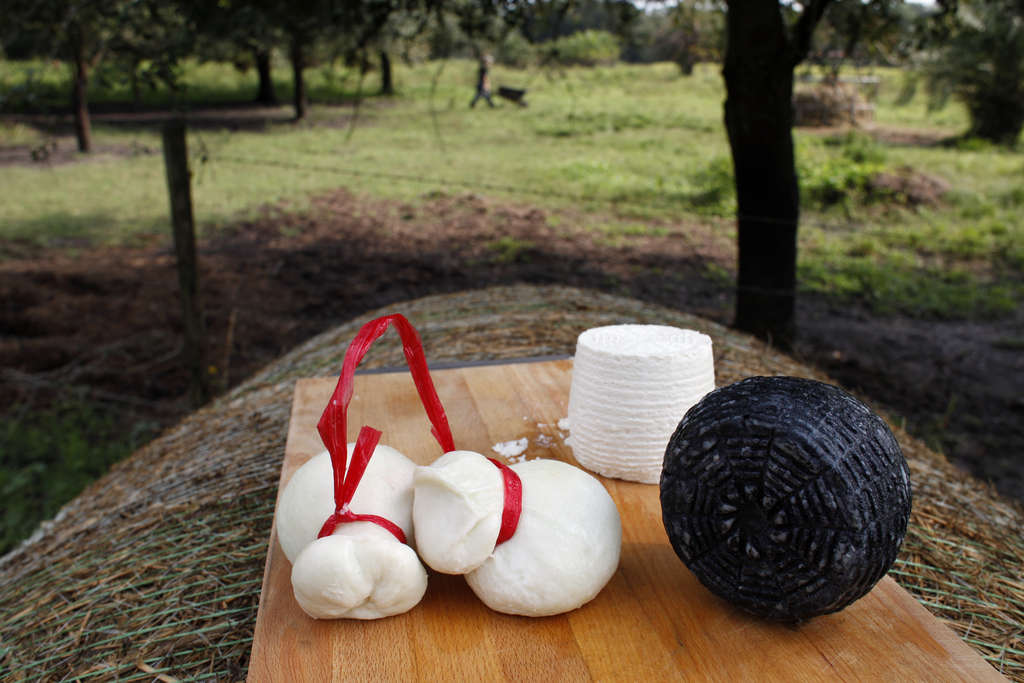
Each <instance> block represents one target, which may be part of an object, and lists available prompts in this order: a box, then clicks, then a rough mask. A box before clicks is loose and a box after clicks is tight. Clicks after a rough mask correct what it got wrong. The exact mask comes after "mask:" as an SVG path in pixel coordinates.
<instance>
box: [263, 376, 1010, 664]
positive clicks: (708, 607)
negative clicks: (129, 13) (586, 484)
mask: <svg viewBox="0 0 1024 683" xmlns="http://www.w3.org/2000/svg"><path fill="white" fill-rule="evenodd" d="M571 367H572V364H571V361H569V360H564V361H548V362H539V363H520V364H509V365H494V366H477V367H469V368H459V369H452V370H441V371H438V372H436V373H434V381H435V383H436V385H437V389H438V394H439V395H440V397H441V400H442V401H443V402H444V405H445V409H446V411H447V413H448V416H449V421H450V423H451V426H452V432H453V434H454V437H455V444H456V447H458V448H462V449H468V450H476V451H479V452H481V453H484V454H487V455H491V456H493V455H494V452H493V451H492V450H491V446H493V445H494V444H497V443H499V442H503V441H509V440H513V439H520V438H523V437H527V438H528V439H529V443H530V447H529V449H528V450H527V452H526V456H527V457H528V458H534V457H545V458H557V459H560V460H565V461H567V462H570V463H572V464H575V461H574V460H573V458H572V451H571V449H570V448H569V447H568V446H566V445H565V443H564V440H563V438H562V436H561V434H560V432H559V430H558V429H557V422H558V420H559V419H561V418H563V417H565V416H566V414H567V404H568V392H569V381H570V372H571ZM334 382H335V381H334V380H333V379H311V380H301V381H299V382H298V384H297V385H296V389H295V400H294V403H293V406H292V418H291V425H290V428H289V432H288V441H287V445H286V448H285V457H284V462H283V464H282V467H281V485H282V487H283V485H284V484H285V483H286V482H287V481H288V479H289V478H290V477H291V475H292V473H293V472H294V471H295V469H296V468H297V467H299V466H300V465H301V464H302V463H303V462H305V461H306V460H307V459H308V458H310V457H312V456H313V455H315V454H316V453H318V452H320V451H321V450H323V447H322V445H321V444H320V440H319V437H318V436H317V434H316V422H317V420H318V419H319V417H320V413H321V411H322V410H323V407H324V405H326V402H327V398H328V397H329V395H330V393H331V391H332V390H333V388H334ZM363 424H370V425H371V426H374V427H376V428H378V429H381V430H383V432H384V434H383V437H382V439H381V442H382V443H386V444H388V445H390V446H393V447H395V448H397V449H398V450H400V451H402V452H403V453H405V454H406V455H407V456H409V457H410V458H411V459H413V460H414V461H416V462H417V463H420V464H429V463H430V462H431V461H433V460H434V459H435V458H436V457H438V456H439V455H440V448H439V447H438V445H437V443H436V442H435V441H434V440H433V437H432V436H430V427H429V423H428V421H427V418H426V415H425V414H424V413H423V409H422V408H421V406H420V404H419V400H418V398H417V396H416V392H415V389H414V387H413V384H412V380H411V379H410V378H409V376H408V375H407V374H406V373H394V374H376V375H373V374H368V375H360V376H357V378H356V384H355V393H354V396H353V400H352V404H351V407H350V411H349V425H348V428H349V437H350V439H354V438H355V434H356V433H357V432H358V429H359V427H360V426H361V425H363ZM601 481H602V483H604V484H605V486H606V487H607V489H608V491H609V492H610V493H611V495H612V497H613V498H614V499H615V502H616V504H617V505H618V507H619V512H620V514H621V516H622V525H623V545H622V559H621V562H620V565H619V570H618V571H617V572H616V574H615V575H614V576H613V577H612V579H611V581H610V582H609V584H608V585H607V586H606V587H605V589H604V590H603V591H602V592H601V593H600V594H599V595H598V596H597V597H596V598H595V599H594V600H593V601H592V602H590V603H588V604H587V605H584V606H583V607H582V608H580V609H578V610H575V611H573V612H570V613H568V614H563V615H558V616H554V617H545V618H540V619H531V618H527V617H513V616H509V615H504V614H499V613H496V612H492V611H490V610H489V609H487V608H486V607H485V606H484V605H483V603H481V602H480V601H479V600H477V598H476V597H475V596H474V595H473V593H472V591H470V590H469V588H468V586H466V584H465V581H464V579H463V578H462V577H458V576H445V575H442V574H437V573H435V572H430V573H429V576H430V584H429V587H428V588H427V594H426V596H425V597H424V599H423V601H422V602H421V603H420V604H419V605H417V606H416V607H415V608H413V609H412V610H411V611H410V612H408V613H406V614H403V615H399V616H396V617H391V618H388V619H381V620H377V621H356V620H339V621H316V620H313V619H310V618H309V617H307V616H306V615H305V614H304V613H303V612H302V611H301V610H300V609H299V608H298V606H297V605H296V603H295V600H294V598H293V597H292V594H291V583H290V578H289V576H290V571H291V566H290V564H289V563H288V560H287V559H286V558H285V556H284V553H283V552H282V551H281V548H280V546H279V544H278V542H277V536H276V530H275V529H272V531H271V536H270V543H269V551H268V556H267V564H266V572H265V575H264V581H263V590H262V593H261V596H260V605H259V612H258V615H257V620H256V630H255V637H254V641H253V648H252V657H251V661H250V663H249V680H250V681H257V682H258V681H284V680H287V681H300V680H309V681H331V680H374V681H377V680H403V681H409V680H420V681H427V680H430V681H436V680H474V681H476V680H488V681H490V680H499V681H500V680H515V681H530V680H545V681H550V680H558V681H585V680H630V681H636V680H644V681H661V680H723V681H739V680H785V681H835V680H900V681H911V680H920V681H936V680H946V681H948V680H971V681H974V680H1004V679H1003V678H1002V677H1000V676H999V675H998V673H996V671H995V670H994V669H993V668H992V667H991V666H989V665H988V663H987V662H985V660H983V659H982V658H981V657H980V656H979V655H978V654H977V653H975V652H974V651H973V650H971V649H970V648H969V647H968V646H967V645H965V644H964V643H963V642H962V641H961V640H960V639H959V638H957V637H956V635H955V634H954V633H953V632H952V631H951V630H949V629H948V628H946V627H945V626H944V625H942V624H941V623H940V622H938V621H937V620H936V619H935V618H934V617H933V616H932V615H931V614H930V613H928V612H927V611H926V610H925V609H924V608H923V607H922V606H921V605H920V604H918V603H917V602H916V601H915V600H914V599H913V598H912V597H911V596H910V595H909V594H908V593H907V592H906V591H904V590H903V589H902V588H900V587H899V586H898V585H897V584H896V583H895V582H894V581H892V580H891V579H890V578H888V577H887V578H885V579H883V580H882V581H881V582H880V583H879V584H878V585H877V586H876V587H875V589H874V590H873V591H871V593H869V594H868V595H867V596H865V597H864V598H862V599H861V600H859V601H858V602H856V603H855V604H853V605H852V606H850V607H848V608H847V609H845V610H843V611H842V612H839V613H838V614H833V615H828V616H824V617H818V618H816V619H813V620H811V621H810V622H808V623H806V624H804V625H802V626H800V627H790V626H785V625H781V624H775V623H768V622H764V621H760V620H758V619H755V618H752V617H750V616H747V615H746V614H744V613H741V612H739V611H737V610H735V609H733V608H732V607H731V606H730V605H728V604H727V603H725V602H724V601H722V600H720V599H718V598H717V597H715V596H714V595H712V594H711V593H709V592H708V591H707V590H706V589H705V588H704V587H703V586H701V585H700V583H699V582H698V581H697V580H696V578H694V576H693V574H691V573H690V572H689V570H687V569H686V567H685V566H684V565H683V563H682V562H681V561H680V560H679V559H678V558H677V557H676V555H675V553H674V552H673V550H672V548H671V546H670V545H669V542H668V538H667V536H666V535H665V531H664V528H663V526H662V523H661V506H660V502H659V498H658V487H657V486H652V485H643V484H636V483H630V482H624V481H617V480H610V479H603V478H602V479H601Z"/></svg>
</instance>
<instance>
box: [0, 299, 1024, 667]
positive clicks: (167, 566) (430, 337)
mask: <svg viewBox="0 0 1024 683" xmlns="http://www.w3.org/2000/svg"><path fill="white" fill-rule="evenodd" d="M396 311H397V312H402V313H404V314H405V315H406V316H408V317H409V319H410V320H411V321H412V322H413V323H414V324H415V325H416V326H417V328H418V329H419V331H420V334H421V336H422V338H423V342H424V348H425V349H426V352H427V355H428V357H429V358H430V359H431V362H434V363H440V362H444V361H452V360H459V361H466V360H483V359H510V358H516V357H523V356H544V355H556V354H571V353H572V352H573V349H574V346H575V342H576V337H577V335H578V334H579V332H581V331H582V330H584V329H586V328H588V327H596V326H599V325H610V324H617V323H627V322H635V323H660V324H669V325H676V326H680V327H691V328H697V329H700V330H703V331H704V332H706V333H708V334H710V335H711V337H712V338H713V340H714V348H715V363H716V375H717V378H718V383H719V384H727V383H731V382H734V381H736V380H739V379H741V378H743V377H747V376H750V375H764V374H787V375H800V376H804V377H811V378H814V379H821V380H826V381H827V378H826V377H824V376H822V375H821V374H820V373H817V372H815V371H814V370H812V369H811V368H808V367H806V366H804V365H801V364H800V363H798V362H796V361H795V360H793V359H792V358H790V357H789V356H786V355H784V354H781V353H778V352H776V351H773V350H772V349H770V348H769V347H767V346H766V345H764V344H762V343H760V342H758V341H756V340H754V339H753V338H751V337H748V336H747V335H745V334H741V333H738V332H735V331H733V330H729V329H727V328H724V327H722V326H720V325H716V324H714V323H711V322H709V321H706V320H703V319H700V318H697V317H695V316H691V315H687V314H684V313H679V312H677V311H671V310H668V309H665V308H661V307H658V306H653V305H649V304H646V303H643V302H640V301H636V300H633V299H624V298H619V297H614V296H610V295H606V294H600V293H595V292H585V291H581V290H578V289H572V288H568V287H532V286H525V285H521V286H513V287H497V288H493V289H488V290H481V291H472V292H464V293H459V294H453V295H442V296H432V297H427V298H424V299H420V300H416V301H411V302H408V303H405V304H397V305H394V306H391V307H389V308H388V311H387V312H396ZM381 313H382V311H375V312H372V313H368V314H367V315H365V316H362V317H360V318H358V319H356V320H353V321H350V322H348V323H345V324H343V325H340V326H338V327H337V328H335V329H332V330H330V331H328V332H325V333H323V334H321V335H319V336H317V337H315V338H313V339H311V340H309V341H308V342H306V343H305V344H303V345H301V346H299V347H298V348H296V349H294V350H293V351H292V352H290V353H288V354H287V355H286V356H284V357H282V358H281V359H279V360H278V361H277V362H275V363H273V364H272V365H270V366H268V367H267V368H265V369H264V370H263V371H261V372H260V373H258V374H257V375H255V376H254V377H252V378H251V379H250V380H249V381H247V382H246V383H245V384H243V385H241V386H239V387H238V388H236V389H235V390H233V391H232V392H230V393H229V394H227V395H225V396H222V397H220V398H219V399H217V400H216V401H214V402H213V403H212V404H211V405H209V406H207V407H206V408H203V409H202V410H200V411H198V412H196V413H194V414H192V415H190V416H189V417H187V418H186V419H184V420H183V421H182V422H181V423H179V424H178V425H177V426H175V427H173V428H171V429H169V430H168V431H166V432H165V433H164V434H163V435H162V436H160V437H159V438H158V439H156V440H155V441H153V442H152V443H150V444H149V445H147V446H145V447H144V448H142V449H141V450H139V451H138V452H136V453H135V454H134V455H133V456H132V457H131V458H129V459H128V460H126V461H125V462H122V463H120V464H119V465H117V466H115V467H114V468H113V469H112V470H111V471H110V473H108V474H107V475H106V476H105V477H103V478H102V479H101V480H99V481H97V482H96V483H95V484H93V485H92V486H91V487H89V489H87V490H86V491H85V492H84V493H83V494H82V495H80V496H79V497H77V498H76V499H75V500H73V501H72V502H71V503H69V504H68V505H67V506H65V507H64V508H63V509H62V510H61V512H60V514H59V515H58V516H57V518H56V519H54V520H53V521H51V522H48V523H46V524H44V525H43V526H42V527H41V528H40V530H39V531H38V532H37V533H36V534H35V535H34V536H33V538H31V539H30V540H28V541H27V542H25V543H24V544H22V545H21V546H19V547H18V548H17V549H15V550H14V551H13V552H11V553H9V554H8V555H6V556H5V557H3V558H0V677H2V678H3V679H4V680H11V681H37V680H62V679H69V678H71V679H74V678H78V677H95V678H99V679H103V680H110V679H119V680H122V679H145V680H154V679H159V680H171V679H174V678H188V679H204V680H205V679H213V680H240V679H242V678H244V676H245V672H246V669H247V666H248V661H249V651H250V648H251V646H252V638H253V629H254V626H255V620H256V607H257V604H258V601H259V591H260V586H261V581H262V577H263V568H264V562H265V560H266V553H267V540H268V538H269V535H270V524H271V520H272V518H273V511H274V500H275V496H276V489H277V479H278V476H279V473H280V471H279V470H280V466H281V460H282V457H283V454H284V445H285V444H284V442H285V436H286V434H287V431H288V419H289V414H290V408H291V400H292V394H293V390H294V385H295V380H296V379H298V378H301V377H310V376H329V375H334V374H336V373H337V372H338V371H339V370H340V368H341V363H342V357H343V355H344V351H345V348H346V345H347V344H348V341H349V340H350V339H351V338H352V336H353V335H354V333H355V332H356V330H358V329H359V327H360V326H361V325H362V324H363V323H364V322H366V321H367V320H369V319H371V318H373V317H376V316H377V315H380V314H381ZM402 363H403V357H402V351H401V345H400V344H399V343H398V342H397V341H396V340H394V339H393V338H392V339H391V340H390V343H388V342H387V341H386V340H382V342H381V343H380V344H378V345H376V346H374V347H373V348H372V349H371V350H370V352H369V354H368V355H367V358H366V360H365V361H364V366H365V367H381V366H394V365H401V364H402ZM895 433H896V436H897V438H898V439H899V441H900V443H901V445H902V447H903V449H904V452H905V454H906V456H907V459H908V461H909V465H910V468H911V476H912V480H913V482H914V512H913V515H912V517H911V521H910V527H909V529H908V534H907V539H906V541H905V542H904V545H903V551H902V552H901V555H900V558H899V559H897V561H896V564H895V566H894V568H893V570H892V572H891V574H892V575H893V576H894V577H895V578H896V580H897V581H899V582H900V583H901V584H903V586H904V587H906V588H907V589H908V590H910V591H911V592H912V593H913V594H914V595H915V596H916V597H917V598H918V599H919V600H920V601H921V602H922V603H923V604H924V605H925V606H926V607H927V608H928V609H930V610H931V611H932V612H933V613H934V614H936V615H937V616H939V618H941V619H943V620H945V621H946V622H947V623H948V624H950V625H951V626H952V627H953V628H954V629H955V630H956V631H957V632H958V633H960V634H961V635H962V636H963V637H964V638H965V640H966V641H967V642H968V643H969V644H971V645H972V646H973V647H975V648H976V649H977V650H978V651H980V652H981V653H982V654H983V655H984V656H985V657H986V658H988V659H989V660H990V661H991V662H992V663H993V665H994V666H995V667H996V668H998V669H1000V670H1001V671H1003V672H1004V673H1005V674H1007V675H1009V676H1016V677H1024V652H1022V651H1024V648H1022V647H1021V644H1020V637H1021V635H1020V634H1021V633H1022V632H1024V627H1022V624H1021V621H1022V619H1021V615H1022V614H1024V582H1022V581H1021V578H1020V567H1021V566H1022V564H1024V540H1022V539H1021V536H1020V529H1021V528H1022V526H1024V513H1022V511H1021V509H1020V508H1019V507H1016V506H1014V505H1013V504H1010V503H1008V502H1006V501H1004V500H1002V499H1000V498H999V497H998V496H997V495H996V494H995V493H994V492H993V491H992V490H991V489H989V488H987V487H985V486H984V485H981V484H979V483H978V482H976V481H974V480H972V479H970V478H969V477H968V476H967V475H964V474H962V473H960V472H959V471H958V470H956V469H955V468H954V467H952V466H951V465H950V464H949V463H948V462H947V461H946V460H945V459H944V458H943V457H942V456H940V455H938V454H936V453H934V452H933V451H931V450H929V449H928V448H927V447H925V446H924V445H923V444H921V443H920V442H919V441H916V440H914V439H912V438H910V437H909V436H908V435H907V434H906V433H904V432H902V431H901V430H899V429H896V430H895Z"/></svg>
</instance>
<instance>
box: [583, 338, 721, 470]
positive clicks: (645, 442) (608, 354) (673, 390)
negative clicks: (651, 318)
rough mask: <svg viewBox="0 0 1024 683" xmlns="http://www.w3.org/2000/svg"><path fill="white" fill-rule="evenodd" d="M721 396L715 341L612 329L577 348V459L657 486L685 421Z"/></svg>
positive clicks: (595, 468) (596, 468)
mask: <svg viewBox="0 0 1024 683" xmlns="http://www.w3.org/2000/svg"><path fill="white" fill-rule="evenodd" d="M714 388H715V371H714V357H713V355H712V351H711V338H710V337H708V336H707V335H705V334H702V333H700V332H696V331H694V330H682V329H678V328H675V327H668V326H664V325H609V326H606V327H596V328H592V329H589V330H586V331H585V332H583V333H582V334H580V336H579V338H578V339H577V342H576V355H575V358H574V360H573V372H572V383H571V385H570V391H569V418H568V419H569V422H570V425H571V426H570V428H571V432H572V437H571V446H572V451H573V456H574V457H575V458H576V460H577V462H579V464H580V465H582V466H583V467H585V468H587V469H589V470H592V471H594V472H597V473H599V474H602V475H604V476H608V477H616V478H620V479H628V480H631V481H639V482H643V483H648V484H653V483H657V482H658V480H659V477H660V476H661V467H662V462H663V460H664V457H665V447H666V446H667V445H668V440H669V438H670V437H671V436H672V433H673V432H674V431H675V428H676V426H677V425H678V424H679V421H680V420H681V419H682V417H683V415H684V414H685V413H686V411H687V410H689V408H690V407H692V406H693V405H694V404H696V403H697V402H698V401H699V400H700V399H701V398H703V397H704V395H705V394H707V393H708V392H709V391H711V390H712V389H714Z"/></svg>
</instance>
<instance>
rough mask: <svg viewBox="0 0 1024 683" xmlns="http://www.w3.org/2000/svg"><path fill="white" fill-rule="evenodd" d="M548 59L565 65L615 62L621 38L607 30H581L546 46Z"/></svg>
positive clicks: (595, 64) (619, 50)
mask: <svg viewBox="0 0 1024 683" xmlns="http://www.w3.org/2000/svg"><path fill="white" fill-rule="evenodd" d="M544 52H545V54H546V56H547V59H548V60H549V61H551V62H554V63H556V64H562V65H564V66H597V65H599V64H605V65H607V64H614V63H615V62H617V61H618V59H619V53H620V52H621V47H620V45H619V39H618V38H617V37H615V36H614V35H613V34H611V33H609V32H607V31H580V32H578V33H573V34H572V35H569V36H565V37H564V38H558V39H557V40H553V41H551V42H549V43H546V44H545V46H544Z"/></svg>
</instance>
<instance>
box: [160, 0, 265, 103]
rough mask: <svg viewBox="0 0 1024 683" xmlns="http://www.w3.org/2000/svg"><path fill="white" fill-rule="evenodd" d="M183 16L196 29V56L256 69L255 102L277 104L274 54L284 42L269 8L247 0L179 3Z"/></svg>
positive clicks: (188, 0)
mask: <svg viewBox="0 0 1024 683" xmlns="http://www.w3.org/2000/svg"><path fill="white" fill-rule="evenodd" d="M178 3H179V5H180V6H181V8H182V13H183V14H185V15H187V16H188V17H189V20H190V23H191V24H192V25H194V26H195V29H196V32H197V36H198V45H197V49H196V52H197V55H198V56H199V57H200V58H209V59H214V60H219V61H230V62H233V63H234V64H235V65H236V66H239V67H240V68H248V67H249V65H250V64H251V65H253V66H255V67H256V76H257V79H258V85H257V89H256V98H255V101H256V102H257V103H259V104H268V105H269V104H277V93H276V92H275V91H274V81H273V69H272V55H273V50H274V48H276V47H277V46H279V45H281V44H282V43H283V42H284V34H283V33H282V31H281V28H280V26H279V25H278V24H277V23H275V22H274V21H273V20H272V19H273V17H272V15H271V13H270V12H269V11H268V6H266V5H265V4H264V3H259V2H246V1H245V0H218V2H208V1H207V0H178Z"/></svg>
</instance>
